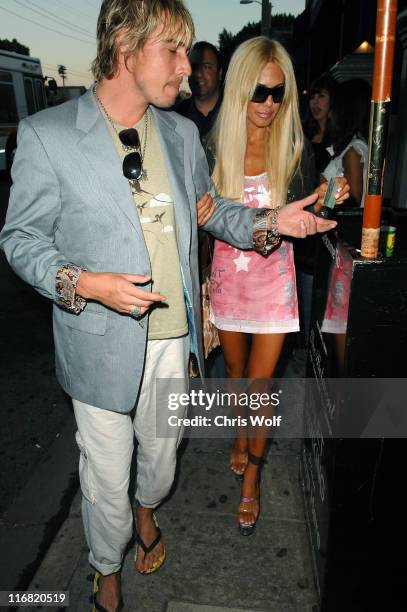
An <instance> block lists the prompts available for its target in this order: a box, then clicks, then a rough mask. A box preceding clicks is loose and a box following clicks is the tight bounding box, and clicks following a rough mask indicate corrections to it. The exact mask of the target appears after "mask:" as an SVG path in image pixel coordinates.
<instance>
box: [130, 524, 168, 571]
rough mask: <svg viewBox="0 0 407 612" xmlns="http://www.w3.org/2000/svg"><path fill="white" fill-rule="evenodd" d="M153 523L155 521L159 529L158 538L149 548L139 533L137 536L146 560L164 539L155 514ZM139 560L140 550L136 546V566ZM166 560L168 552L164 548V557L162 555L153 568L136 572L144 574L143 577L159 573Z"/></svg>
mask: <svg viewBox="0 0 407 612" xmlns="http://www.w3.org/2000/svg"><path fill="white" fill-rule="evenodd" d="M153 521H154V524H155V526H156V528H157V537H156V538H155V539H154V540H153V541H152V542H151V544H150V545H149V546H147V545H146V544H145V543H144V542H143V540H142V539H141V537H140V535H139V533H138V532H137V534H136V544H138V545H139V546H141V548H142V549H143V552H144V559H145V558H146V556H147V555H148V554H149V553H151V551H153V550H154V548H155V547H156V546H157V544H158V543H159V542H160V541H161V539H162V533H161V529H160V528H159V526H158V522H157V518H156V516H155V514H153ZM137 558H138V549H137V546H136V550H135V553H134V564H136V561H137ZM165 558H166V551H165V547H164V550H163V552H162V555H161V556H160V557H159V558H158V559H157V561H155V562H154V563H153V565H152V566H151V567H150V568H149V569H148V570H146V571H145V572H139V571H138V570H136V571H137V572H138V573H139V574H143V575H144V574H152V573H153V572H156V571H158V570H159V569H160V567H161V566H162V565H163V563H164V561H165Z"/></svg>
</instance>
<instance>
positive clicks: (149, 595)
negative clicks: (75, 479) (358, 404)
mask: <svg viewBox="0 0 407 612" xmlns="http://www.w3.org/2000/svg"><path fill="white" fill-rule="evenodd" d="M301 359H302V363H303V356H301V355H299V353H297V357H296V356H295V355H294V357H292V358H291V360H290V365H289V370H290V372H286V375H288V376H290V377H295V376H301V375H302V371H301ZM290 384H295V382H294V381H292V380H291V381H290ZM297 397H298V401H301V397H302V393H301V388H300V387H299V388H298V393H297ZM230 446H231V441H230V440H223V439H221V440H213V439H212V440H202V439H200V440H194V439H191V440H189V441H188V443H187V445H186V449H185V450H184V452H183V453H182V456H181V457H180V465H179V468H180V469H179V478H178V482H177V486H176V489H175V492H174V494H173V495H172V497H171V498H170V500H169V501H168V502H166V503H165V504H164V505H163V506H162V508H161V509H159V511H158V512H157V516H158V520H159V523H160V527H161V529H162V532H163V536H164V539H165V542H166V547H167V560H166V562H165V564H164V566H163V567H162V568H161V569H160V570H159V571H158V572H157V574H152V575H150V576H142V575H140V574H138V573H137V572H135V570H134V567H133V549H130V550H129V552H128V554H127V555H126V558H125V562H124V567H123V574H122V584H123V599H124V603H125V608H124V609H125V610H126V611H127V612H164V611H167V612H266V611H270V612H314V611H315V610H317V596H316V593H315V590H314V584H313V576H312V568H311V558H310V552H309V544H308V540H307V534H306V523H305V517H304V511H303V504H302V498H301V492H300V487H299V481H298V463H299V452H300V442H299V441H298V440H287V441H282V440H278V441H277V440H276V441H274V442H273V444H272V445H271V449H270V453H269V455H268V463H266V464H265V465H264V467H263V474H262V483H261V516H260V519H259V522H258V524H257V527H256V531H255V533H254V535H252V536H251V537H248V538H244V537H242V536H240V534H239V532H238V528H237V522H236V509H237V505H238V502H239V493H240V488H239V483H238V482H237V481H236V480H235V479H234V478H233V475H232V474H231V472H230V469H229V456H230ZM87 555H88V551H87V547H86V544H85V542H84V537H83V530H82V521H81V516H80V495H79V493H78V495H77V496H76V498H75V500H74V502H73V504H72V507H71V511H70V514H69V517H68V518H67V520H66V521H65V523H64V524H63V526H62V528H61V529H60V531H59V533H58V534H57V536H56V538H55V539H54V542H53V544H52V546H51V547H50V549H49V551H48V553H47V555H46V556H45V558H44V560H43V562H42V564H41V566H40V568H39V569H38V571H37V573H36V574H35V576H34V579H33V580H32V582H31V585H30V587H29V589H28V590H47V591H50V590H65V591H69V595H70V605H69V610H70V611H79V612H82V611H83V612H85V611H87V610H90V609H91V606H90V603H89V595H90V593H91V588H92V583H91V581H90V580H91V574H92V570H91V568H90V566H89V564H88V561H87ZM28 609H29V608H27V607H25V608H21V610H22V611H23V612H24V611H26V610H28ZM52 609H53V608H49V607H47V608H44V610H48V611H49V610H52ZM33 610H41V608H38V607H37V608H33Z"/></svg>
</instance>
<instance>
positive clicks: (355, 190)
mask: <svg viewBox="0 0 407 612" xmlns="http://www.w3.org/2000/svg"><path fill="white" fill-rule="evenodd" d="M371 93H372V90H371V87H370V85H369V84H368V83H367V81H365V80H364V79H352V80H351V81H345V82H344V83H341V85H340V86H339V88H338V90H337V93H336V96H335V102H334V104H333V106H332V109H331V113H330V114H331V137H332V146H331V147H329V148H328V151H329V152H330V153H331V155H332V159H331V161H330V162H329V163H328V164H327V166H326V167H325V168H324V170H323V172H322V180H328V181H329V179H330V178H331V177H333V176H344V177H345V178H346V179H347V181H348V183H349V187H350V200H349V203H350V204H353V205H354V206H361V207H363V206H364V200H365V189H366V178H367V163H368V160H367V158H368V147H367V141H368V132H369V117H370V102H371Z"/></svg>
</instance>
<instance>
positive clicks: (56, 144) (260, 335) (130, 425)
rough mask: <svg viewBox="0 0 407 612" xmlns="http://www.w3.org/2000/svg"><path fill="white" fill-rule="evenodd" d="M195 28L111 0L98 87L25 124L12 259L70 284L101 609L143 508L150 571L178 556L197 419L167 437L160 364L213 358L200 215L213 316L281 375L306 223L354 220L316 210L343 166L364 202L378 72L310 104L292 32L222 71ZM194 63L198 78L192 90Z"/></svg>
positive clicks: (245, 479)
mask: <svg viewBox="0 0 407 612" xmlns="http://www.w3.org/2000/svg"><path fill="white" fill-rule="evenodd" d="M193 38H194V24H193V21H192V18H191V15H190V13H189V12H188V10H187V9H186V7H185V6H184V4H183V2H182V0H159V1H158V0H144V2H138V1H136V0H134V1H133V2H129V1H128V0H126V1H125V0H104V2H103V3H102V6H101V11H100V15H99V20H98V28H97V42H98V49H97V57H96V59H95V61H94V63H93V74H94V77H95V85H94V86H93V87H92V88H91V89H90V90H89V91H88V92H87V93H86V94H85V95H84V96H83V97H82V98H80V99H79V100H75V101H71V102H69V103H67V104H66V105H63V106H61V107H56V108H53V109H49V110H47V111H45V112H42V113H39V114H37V115H35V116H32V117H30V118H28V119H26V120H24V121H22V122H21V126H20V129H19V142H18V149H17V153H16V158H15V162H14V165H13V175H12V176H13V188H12V191H11V198H10V205H9V210H8V215H7V221H6V225H5V227H4V229H3V231H2V234H1V237H0V241H1V246H2V248H3V249H4V251H5V253H6V256H7V258H8V260H9V262H10V264H11V266H12V267H13V268H14V270H15V271H16V272H17V273H18V274H19V275H20V276H21V277H22V278H23V279H24V280H26V281H27V282H29V283H30V284H32V285H33V286H34V287H35V288H36V289H37V290H38V291H40V293H42V294H43V295H45V296H46V297H48V298H50V299H51V300H53V301H54V337H55V347H56V360H57V375H58V379H59V380H60V382H61V384H62V386H63V388H64V389H65V391H66V392H67V393H68V394H69V395H70V396H71V398H72V400H73V407H74V413H75V418H76V422H77V427H78V432H77V436H76V438H77V443H78V446H79V450H80V466H79V469H80V478H81V488H82V494H83V502H82V512H83V520H84V527H85V535H86V539H87V543H88V546H89V549H90V554H89V560H90V563H91V565H92V566H93V567H94V568H95V570H96V575H95V582H94V595H93V597H94V609H95V610H101V611H102V612H103V611H106V610H108V611H112V610H118V609H120V608H121V606H122V602H121V596H120V569H121V565H122V561H123V554H124V551H125V549H126V546H127V544H128V542H129V540H130V538H131V536H132V532H133V527H134V520H133V512H134V519H135V526H136V547H135V567H136V570H137V571H138V572H140V573H144V574H148V573H152V572H154V571H157V570H158V569H159V568H160V567H161V565H162V564H163V563H164V560H165V558H166V554H167V553H166V548H165V545H164V539H163V536H162V534H161V531H160V528H159V526H158V523H157V518H156V516H155V514H154V509H155V508H156V507H157V506H158V505H159V504H160V503H161V502H162V501H163V500H164V499H165V497H166V496H167V495H168V492H169V490H170V488H171V485H172V483H173V480H174V472H175V466H176V453H177V447H178V444H179V442H180V440H181V437H182V426H181V425H180V426H179V430H178V431H177V435H176V436H174V435H173V432H172V435H171V436H163V437H161V438H158V437H157V436H156V420H157V421H159V420H160V419H161V421H162V423H161V424H162V425H163V422H164V420H165V417H166V414H165V410H164V409H162V408H160V406H157V405H156V394H155V384H154V381H155V379H156V378H179V379H180V381H184V382H183V383H180V384H181V385H183V389H184V390H187V385H188V383H187V368H188V358H189V354H190V352H193V353H195V354H196V356H197V361H198V365H199V369H200V372H201V375H203V373H204V360H203V356H202V350H201V344H202V330H201V312H200V295H199V293H200V282H199V265H200V264H199V261H198V250H199V245H198V234H197V231H196V230H197V226H198V225H199V226H200V227H201V230H203V231H205V232H208V233H210V234H211V235H212V236H213V237H214V239H215V243H214V247H213V260H212V279H215V280H216V283H217V290H216V292H213V294H212V300H211V317H212V322H213V324H214V325H215V326H216V328H217V330H218V333H219V338H220V343H221V349H222V354H223V357H224V361H225V369H226V376H227V378H229V379H234V378H238V379H241V378H247V379H249V381H251V384H256V381H259V380H264V379H266V380H270V379H271V378H272V377H273V375H274V372H275V369H276V365H277V363H278V360H279V357H280V354H281V351H282V347H283V343H284V340H285V337H286V334H290V333H295V332H297V331H298V330H299V329H300V318H301V317H300V313H299V307H298V299H297V280H296V276H297V275H296V260H295V256H294V249H293V242H292V239H293V238H295V239H301V240H303V241H304V242H306V240H307V237H308V236H312V235H314V234H316V233H319V232H324V231H328V230H330V229H332V228H334V227H335V226H336V223H335V222H333V221H329V220H326V219H323V218H320V217H319V216H318V214H314V213H318V210H319V208H320V207H321V205H322V203H323V198H324V194H325V192H326V188H327V180H329V178H330V177H331V176H336V177H339V178H340V181H339V183H338V185H339V186H338V191H337V193H336V198H337V203H338V204H341V203H343V202H344V201H345V200H347V199H348V197H349V193H350V196H351V199H350V201H351V202H352V203H353V204H354V205H357V206H363V197H364V177H365V175H366V153H367V145H366V139H367V118H368V98H369V89H368V86H367V84H363V83H361V82H358V83H352V84H347V83H345V84H341V85H339V84H337V83H335V82H334V80H333V79H332V77H329V76H327V75H324V76H323V77H322V78H320V79H318V80H317V81H316V82H315V83H314V84H313V85H312V87H311V90H310V96H309V113H308V116H307V117H306V118H305V119H304V121H303V122H302V121H301V117H300V113H299V101H298V93H297V86H296V81H295V76H294V70H293V65H292V63H291V60H290V57H289V55H288V53H287V52H286V50H285V49H284V47H283V46H282V45H281V44H280V43H278V42H277V41H275V40H272V39H269V38H267V37H263V36H260V37H255V38H253V39H251V40H249V41H247V42H244V43H243V44H241V45H240V46H239V47H238V48H237V49H236V51H235V53H234V55H233V57H232V59H231V62H230V65H229V67H228V70H227V73H226V74H224V67H223V65H222V58H221V57H220V54H219V51H218V50H217V49H216V47H214V46H213V45H212V44H210V43H208V42H205V41H201V42H199V43H196V44H195V45H194V46H193V47H192V49H191V51H190V52H189V54H188V51H189V48H190V46H191V43H192V41H193ZM185 77H189V82H190V87H191V92H192V96H191V97H190V98H189V99H186V100H183V101H181V102H178V103H177V104H176V102H177V95H178V92H179V86H180V83H181V81H182V79H184V78H185ZM223 81H224V83H223ZM174 104H175V107H174ZM170 108H173V109H174V111H175V112H168V111H167V109H170ZM162 109H164V110H162ZM191 121H192V122H191ZM193 123H195V126H196V127H194V125H193ZM61 141H63V142H64V147H61V146H60V144H61ZM208 167H209V170H208ZM210 175H211V176H212V179H211V178H210ZM27 178H28V180H27ZM309 207H311V208H312V210H307V209H308V208H309ZM304 239H305V240H304ZM201 265H203V264H202V261H201ZM179 416H181V415H179ZM163 426H164V428H165V425H163ZM134 437H135V438H136V439H137V442H138V452H137V490H136V496H135V501H134V508H133V507H132V503H131V502H130V499H129V496H128V485H129V477H130V464H131V458H132V453H133V439H134ZM266 446H267V439H266V437H265V436H262V435H257V436H252V435H251V433H250V431H246V430H244V429H240V430H239V431H238V432H237V435H236V438H235V440H234V442H233V448H232V452H231V460H230V467H231V470H232V472H233V473H234V475H235V476H236V477H237V478H239V479H240V480H241V497H240V502H239V505H238V508H237V522H238V527H239V531H240V533H241V534H242V535H244V536H247V535H250V534H251V533H253V531H254V529H255V525H256V522H257V520H258V518H259V513H260V484H259V483H260V470H261V466H262V463H263V461H264V458H265V454H266V450H267V449H266Z"/></svg>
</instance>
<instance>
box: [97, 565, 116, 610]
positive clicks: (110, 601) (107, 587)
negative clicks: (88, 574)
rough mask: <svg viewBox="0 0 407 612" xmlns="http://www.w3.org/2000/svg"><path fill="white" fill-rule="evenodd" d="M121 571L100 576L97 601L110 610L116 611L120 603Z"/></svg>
mask: <svg viewBox="0 0 407 612" xmlns="http://www.w3.org/2000/svg"><path fill="white" fill-rule="evenodd" d="M120 588H121V585H120V572H116V573H115V574H109V576H100V578H99V588H98V592H97V594H96V602H97V603H98V604H99V605H100V606H103V607H104V608H105V609H106V610H107V611H108V612H116V610H117V609H118V608H119V604H120V599H121V597H120Z"/></svg>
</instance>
